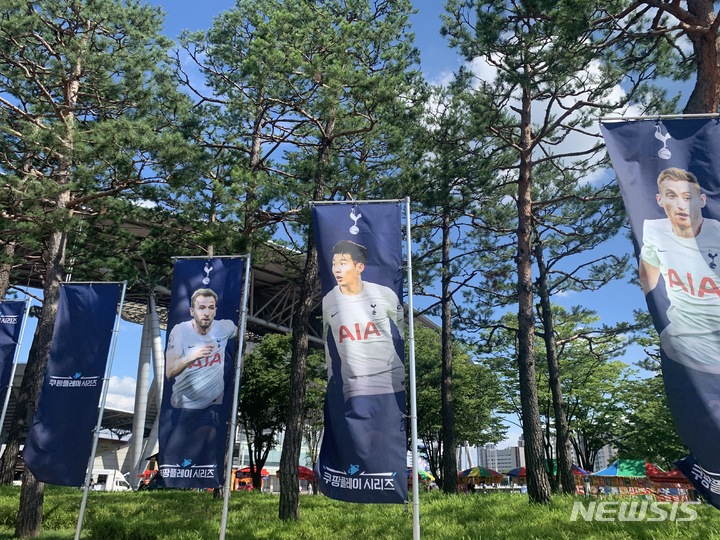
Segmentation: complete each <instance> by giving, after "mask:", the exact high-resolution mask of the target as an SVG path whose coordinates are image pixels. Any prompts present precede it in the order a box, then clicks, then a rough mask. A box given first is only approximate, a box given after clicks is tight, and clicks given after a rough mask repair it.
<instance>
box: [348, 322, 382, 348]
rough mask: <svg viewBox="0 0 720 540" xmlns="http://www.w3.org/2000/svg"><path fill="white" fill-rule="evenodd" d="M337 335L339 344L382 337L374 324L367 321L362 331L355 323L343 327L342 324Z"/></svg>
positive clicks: (358, 324)
mask: <svg viewBox="0 0 720 540" xmlns="http://www.w3.org/2000/svg"><path fill="white" fill-rule="evenodd" d="M338 335H339V337H340V343H342V342H343V341H344V340H346V339H349V340H350V341H361V340H363V339H368V338H371V337H382V334H380V330H378V327H377V326H375V323H374V322H372V321H369V322H368V323H367V324H366V325H365V328H364V329H363V328H362V327H361V325H360V323H355V325H354V326H345V325H344V324H343V325H342V326H341V327H340V330H339V331H338Z"/></svg>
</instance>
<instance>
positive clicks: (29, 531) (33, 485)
mask: <svg viewBox="0 0 720 540" xmlns="http://www.w3.org/2000/svg"><path fill="white" fill-rule="evenodd" d="M44 496H45V484H43V483H42V482H38V481H37V479H36V478H35V477H34V476H33V473H31V472H30V470H29V469H25V472H24V473H23V480H22V487H21V488H20V509H19V510H18V515H17V520H16V521H15V537H16V538H29V537H30V538H36V537H38V536H40V527H41V525H42V519H40V520H38V519H37V513H38V512H39V513H40V515H41V516H42V510H43V501H44Z"/></svg>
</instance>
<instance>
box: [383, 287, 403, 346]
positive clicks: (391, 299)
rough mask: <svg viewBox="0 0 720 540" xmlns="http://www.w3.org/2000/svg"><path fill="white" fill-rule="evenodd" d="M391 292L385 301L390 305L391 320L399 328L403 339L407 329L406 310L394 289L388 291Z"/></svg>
mask: <svg viewBox="0 0 720 540" xmlns="http://www.w3.org/2000/svg"><path fill="white" fill-rule="evenodd" d="M388 290H389V291H390V292H389V293H388V295H387V298H386V299H385V300H386V302H387V303H388V315H389V316H390V319H391V320H392V321H393V322H394V323H395V326H397V329H398V332H399V333H400V337H403V331H404V328H405V309H404V308H403V305H402V302H400V300H399V299H398V297H397V295H396V294H395V292H394V291H393V290H392V289H388Z"/></svg>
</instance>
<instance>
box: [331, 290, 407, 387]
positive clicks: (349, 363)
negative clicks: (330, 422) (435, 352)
mask: <svg viewBox="0 0 720 540" xmlns="http://www.w3.org/2000/svg"><path fill="white" fill-rule="evenodd" d="M403 316H404V312H403V306H402V304H401V303H400V301H399V300H398V297H397V295H396V294H395V293H394V292H393V291H392V289H390V288H389V287H385V286H383V285H378V284H376V283H368V282H364V283H363V290H362V292H361V293H360V294H357V295H346V294H343V293H341V292H340V287H339V286H336V287H335V288H334V289H333V290H332V291H330V292H329V293H328V294H326V295H325V297H324V298H323V321H324V324H325V332H326V334H327V331H328V328H329V329H330V330H331V331H332V335H333V338H334V341H335V344H336V345H337V349H338V353H339V354H340V360H341V362H342V364H341V365H342V377H343V392H344V394H345V398H346V399H347V398H349V397H351V396H355V395H374V394H388V393H394V392H398V391H401V390H403V388H404V375H405V368H404V365H403V363H402V360H401V359H400V357H399V356H398V354H397V352H396V351H395V345H394V343H393V339H392V332H391V328H392V327H391V323H390V321H393V322H394V323H395V325H396V326H397V328H398V332H399V333H400V336H401V337H402V333H403V321H404V319H403ZM326 357H327V359H328V376H330V375H332V372H331V369H332V367H331V362H330V358H329V352H328V349H327V345H326Z"/></svg>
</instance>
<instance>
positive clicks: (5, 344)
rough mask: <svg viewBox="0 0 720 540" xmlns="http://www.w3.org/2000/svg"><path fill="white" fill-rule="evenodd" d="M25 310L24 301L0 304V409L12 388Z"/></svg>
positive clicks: (8, 301) (25, 303)
mask: <svg viewBox="0 0 720 540" xmlns="http://www.w3.org/2000/svg"><path fill="white" fill-rule="evenodd" d="M26 309H27V302H26V301H24V300H23V301H18V300H4V301H2V302H0V407H2V406H3V404H4V403H5V397H6V396H7V393H8V392H9V391H10V388H11V386H12V381H11V380H10V375H11V374H12V371H13V369H12V368H13V363H14V360H15V351H16V350H17V345H18V342H19V340H20V331H21V330H22V327H23V324H22V323H23V317H24V316H25V311H26ZM1 429H2V426H0V430H1Z"/></svg>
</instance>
